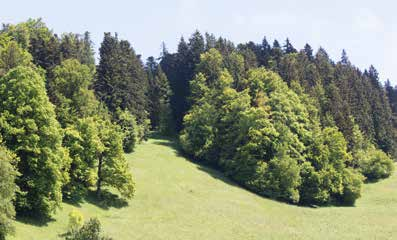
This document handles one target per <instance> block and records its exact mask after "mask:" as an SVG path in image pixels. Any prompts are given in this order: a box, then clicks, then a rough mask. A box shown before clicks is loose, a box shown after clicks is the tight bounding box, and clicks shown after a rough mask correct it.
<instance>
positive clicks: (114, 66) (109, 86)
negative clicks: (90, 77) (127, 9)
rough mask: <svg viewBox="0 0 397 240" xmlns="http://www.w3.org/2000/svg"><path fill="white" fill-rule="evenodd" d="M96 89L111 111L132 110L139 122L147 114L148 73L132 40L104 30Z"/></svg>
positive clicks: (141, 121) (142, 120)
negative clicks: (120, 37) (123, 38)
mask: <svg viewBox="0 0 397 240" xmlns="http://www.w3.org/2000/svg"><path fill="white" fill-rule="evenodd" d="M99 52H100V62H99V65H98V67H97V80H96V82H95V92H96V94H97V95H98V97H99V99H100V100H101V101H104V102H105V104H106V106H107V107H108V109H109V110H110V112H111V113H115V112H116V111H117V109H118V108H120V109H121V110H129V111H130V112H131V113H132V114H133V115H135V116H136V118H137V121H138V123H139V124H143V123H144V122H145V119H146V117H147V113H146V110H147V105H146V103H147V99H146V95H145V93H146V91H147V77H146V74H145V71H144V69H143V65H142V62H141V60H140V59H139V57H138V56H137V55H136V54H135V51H134V49H133V48H132V47H131V45H130V44H129V42H127V41H125V40H122V41H120V40H119V39H118V38H117V35H116V36H112V35H111V34H110V33H105V36H104V40H103V42H102V44H101V47H100V49H99Z"/></svg>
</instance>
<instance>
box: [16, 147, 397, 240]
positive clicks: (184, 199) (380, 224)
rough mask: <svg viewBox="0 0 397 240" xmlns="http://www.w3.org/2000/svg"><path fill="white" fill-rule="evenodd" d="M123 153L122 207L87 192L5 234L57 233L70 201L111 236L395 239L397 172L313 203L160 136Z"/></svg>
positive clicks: (24, 239)
mask: <svg viewBox="0 0 397 240" xmlns="http://www.w3.org/2000/svg"><path fill="white" fill-rule="evenodd" d="M127 157H128V159H129V161H130V164H131V166H132V171H133V174H134V178H135V180H136V185H137V189H136V190H137V191H136V196H135V198H134V199H133V200H131V201H130V202H129V203H128V206H122V204H120V205H118V206H116V207H110V208H108V209H105V208H102V207H100V206H99V205H97V204H96V203H95V201H90V200H89V199H88V200H87V201H86V202H84V203H82V204H81V205H80V206H74V205H71V204H66V203H65V204H63V209H62V210H60V211H58V213H57V214H56V215H55V218H54V221H51V222H48V223H37V222H32V221H29V220H19V221H17V222H16V235H15V236H14V237H12V238H10V239H18V240H28V239H32V240H47V239H48V240H52V239H59V235H60V234H62V233H64V232H65V230H66V226H67V221H68V213H69V212H70V211H71V210H72V209H73V208H77V209H78V210H79V211H81V212H82V213H83V214H84V216H85V219H88V218H89V217H98V218H99V219H100V220H101V222H102V224H103V227H104V230H105V232H106V233H107V234H108V235H109V236H112V237H113V238H114V239H115V240H124V239H125V240H127V239H128V240H129V239H148V240H149V239H150V240H156V239H172V240H174V239H184V240H186V239H189V240H190V239H216V240H221V239H225V240H226V239H227V240H230V239H236V240H237V239H239V240H240V239H396V238H397V174H395V175H394V176H392V177H391V178H389V179H387V180H384V181H381V182H378V183H372V184H367V185H365V187H364V191H363V193H362V195H363V196H362V198H360V199H359V200H358V202H357V204H356V206H355V207H323V208H316V209H315V208H307V207H298V206H292V205H288V204H285V203H280V202H277V201H274V200H269V199H266V198H262V197H259V196H257V195H255V194H253V193H251V192H248V191H246V190H244V189H242V188H240V187H238V186H236V185H235V184H233V183H231V182H230V181H228V180H227V179H225V178H224V177H223V176H222V174H220V173H218V172H217V171H214V170H212V169H209V168H207V167H203V166H200V165H197V164H195V163H192V162H190V161H187V160H186V159H185V158H183V157H181V156H178V153H177V151H176V150H175V146H174V145H173V143H172V142H170V141H167V140H164V139H150V140H149V141H148V142H147V143H144V144H141V145H140V146H138V147H137V149H136V151H135V152H134V153H133V154H129V155H127Z"/></svg>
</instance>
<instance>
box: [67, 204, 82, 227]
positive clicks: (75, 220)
mask: <svg viewBox="0 0 397 240" xmlns="http://www.w3.org/2000/svg"><path fill="white" fill-rule="evenodd" d="M83 224H84V217H83V214H82V213H81V212H79V211H78V210H76V209H73V210H72V211H71V212H70V213H69V224H68V229H69V232H73V231H77V230H78V229H80V228H81V227H82V226H83Z"/></svg>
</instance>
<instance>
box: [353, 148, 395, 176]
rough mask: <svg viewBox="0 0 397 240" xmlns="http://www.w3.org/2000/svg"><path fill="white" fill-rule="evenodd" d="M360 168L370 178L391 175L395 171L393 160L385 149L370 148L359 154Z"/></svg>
mask: <svg viewBox="0 0 397 240" xmlns="http://www.w3.org/2000/svg"><path fill="white" fill-rule="evenodd" d="M357 158H358V160H357V161H358V164H359V169H360V171H361V173H362V174H363V175H364V176H365V177H366V178H367V179H368V180H379V179H382V178H387V177H389V176H390V175H391V174H392V173H393V171H394V162H393V160H392V159H391V158H390V157H389V156H388V155H387V154H386V153H384V152H383V151H381V150H378V149H375V148H374V147H372V148H369V149H368V150H366V151H360V152H359V153H358V154H357Z"/></svg>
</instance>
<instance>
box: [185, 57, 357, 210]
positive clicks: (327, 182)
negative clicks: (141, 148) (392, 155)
mask: <svg viewBox="0 0 397 240" xmlns="http://www.w3.org/2000/svg"><path fill="white" fill-rule="evenodd" d="M201 61H202V62H201V63H200V64H199V65H198V69H200V70H201V72H200V73H198V74H197V75H196V77H195V78H194V79H193V80H192V82H191V89H192V102H193V103H194V104H193V106H192V109H191V110H190V111H189V113H188V114H187V115H186V116H185V118H184V126H185V128H184V130H183V131H182V133H181V137H180V140H181V144H182V147H183V150H184V151H185V152H186V153H188V154H190V155H192V156H193V157H194V158H196V159H197V160H201V161H206V162H210V163H212V164H214V165H215V166H219V167H220V168H221V169H223V170H224V171H226V172H227V173H228V175H230V176H231V177H232V178H233V179H235V180H236V181H238V182H239V183H241V184H243V185H245V186H246V187H248V188H249V189H251V190H253V191H254V192H257V193H259V194H262V195H265V196H269V197H272V198H276V199H280V200H285V201H289V202H293V203H303V204H311V203H315V204H326V203H329V202H332V201H334V200H335V201H337V200H339V201H343V202H346V203H349V204H353V203H354V201H355V199H356V198H358V197H359V196H360V189H361V187H360V186H361V183H362V178H361V175H360V174H359V173H356V172H354V171H350V170H349V171H348V172H347V173H345V170H346V169H347V166H348V165H351V155H350V154H349V153H348V149H347V142H346V141H345V139H344V136H343V134H342V133H341V132H339V131H338V129H337V128H335V127H328V128H324V129H321V125H320V122H319V118H318V112H317V110H316V107H315V106H314V105H312V104H313V102H312V100H311V98H310V97H309V96H307V95H305V94H304V93H303V92H302V90H300V88H299V87H298V86H295V92H294V91H292V90H291V89H289V88H288V86H287V84H286V83H284V82H283V80H282V79H281V78H280V77H279V76H278V75H277V74H276V73H273V72H271V71H268V70H265V69H264V68H259V69H252V70H250V71H249V72H248V73H247V74H246V76H247V78H246V79H245V80H244V84H242V85H241V84H240V87H242V88H241V90H242V91H241V90H240V91H241V92H237V91H236V90H235V89H234V88H233V87H232V86H233V85H234V86H235V84H233V83H234V81H233V78H232V76H231V75H230V74H229V73H228V71H227V70H221V69H222V66H223V64H224V63H223V58H222V56H221V55H220V54H219V52H218V51H217V50H214V49H211V50H210V51H208V52H207V53H205V54H203V55H202V57H201ZM297 93H299V94H301V95H298V94H297Z"/></svg>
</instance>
